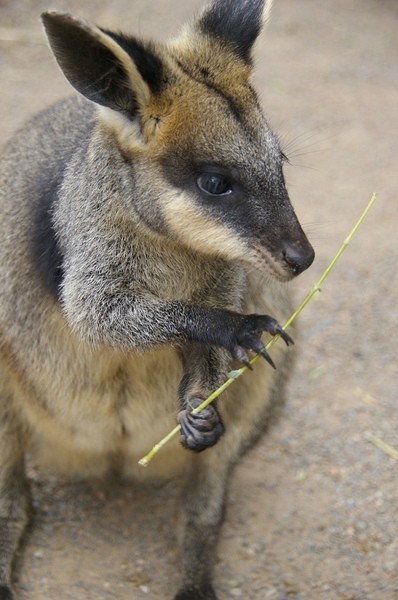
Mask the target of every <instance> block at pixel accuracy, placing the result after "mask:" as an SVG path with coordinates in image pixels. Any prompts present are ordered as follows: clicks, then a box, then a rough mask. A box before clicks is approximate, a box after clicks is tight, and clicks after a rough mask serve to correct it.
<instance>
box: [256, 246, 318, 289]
mask: <svg viewBox="0 0 398 600" xmlns="http://www.w3.org/2000/svg"><path fill="white" fill-rule="evenodd" d="M314 257H315V253H314V250H313V248H312V246H311V245H310V243H309V242H308V241H307V240H305V243H304V244H298V243H296V244H293V243H292V244H287V243H283V244H281V246H280V248H279V250H278V251H275V250H274V249H272V248H270V247H268V246H266V245H263V244H255V245H254V247H253V254H252V255H251V256H250V259H249V260H250V262H251V263H252V264H253V263H254V264H255V266H256V268H258V269H260V270H261V271H268V273H269V274H270V276H271V277H273V278H274V279H277V280H278V281H281V282H286V281H290V280H291V279H293V278H294V277H297V275H300V273H302V272H303V271H305V270H306V269H308V267H309V266H310V265H311V264H312V262H313V260H314Z"/></svg>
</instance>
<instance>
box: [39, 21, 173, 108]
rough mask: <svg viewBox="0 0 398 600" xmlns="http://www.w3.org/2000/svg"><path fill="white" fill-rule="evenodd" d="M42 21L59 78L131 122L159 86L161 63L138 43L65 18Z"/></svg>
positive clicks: (152, 53) (148, 49) (150, 51)
mask: <svg viewBox="0 0 398 600" xmlns="http://www.w3.org/2000/svg"><path fill="white" fill-rule="evenodd" d="M42 20H43V24H44V27H45V29H46V33H47V36H48V39H49V42H50V46H51V49H52V51H53V53H54V55H55V58H56V60H57V62H58V64H59V66H60V67H61V69H62V71H63V73H64V75H65V76H66V78H67V79H68V80H69V82H70V83H71V84H72V86H73V87H74V88H75V89H76V90H77V91H78V92H80V93H81V94H83V96H85V97H86V98H88V99H89V100H92V101H93V102H96V103H97V104H101V105H102V106H107V107H109V108H112V109H114V110H117V111H121V112H123V113H126V114H128V115H129V116H130V117H132V116H134V115H135V113H136V112H137V109H139V108H140V107H143V106H145V105H147V104H148V102H149V99H150V95H151V92H154V91H155V92H156V90H157V89H158V88H159V87H160V85H161V81H162V77H163V68H162V67H163V65H162V62H161V60H160V59H159V58H158V57H157V56H156V55H155V54H154V52H153V51H152V50H151V49H150V48H149V47H148V48H147V47H144V45H143V44H142V43H141V42H138V41H136V40H134V39H133V38H125V37H123V36H121V35H117V34H114V33H111V32H108V31H105V30H103V29H100V28H99V27H96V26H92V25H89V24H88V23H85V22H82V21H78V20H76V19H74V18H73V17H72V16H71V15H68V14H60V13H57V12H46V13H43V14H42Z"/></svg>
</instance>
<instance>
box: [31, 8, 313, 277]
mask: <svg viewBox="0 0 398 600" xmlns="http://www.w3.org/2000/svg"><path fill="white" fill-rule="evenodd" d="M269 7H270V3H265V2H264V0H253V1H251V2H248V1H247V0H213V2H212V3H211V4H210V5H208V6H207V7H206V8H205V9H204V10H203V11H202V13H201V14H199V16H198V17H197V18H196V19H195V20H194V21H193V22H192V23H191V24H189V25H188V26H186V27H185V29H183V31H182V32H181V34H180V35H179V36H178V37H177V38H176V39H173V40H172V41H170V42H169V43H168V44H167V45H161V44H158V43H156V44H154V43H152V42H144V41H141V40H139V39H138V38H136V37H132V36H125V35H122V34H116V33H113V32H110V31H107V30H104V29H101V28H99V27H96V26H92V25H89V24H87V23H84V22H81V21H78V20H76V19H74V18H73V17H71V16H70V15H64V14H58V13H54V12H48V13H44V14H43V16H42V18H43V22H44V25H45V28H46V31H47V34H48V37H49V41H50V44H51V47H52V49H53V52H54V54H55V56H56V59H57V61H58V63H59V65H60V67H61V69H62V70H63V72H64V74H65V75H66V77H67V78H68V80H69V81H70V83H71V84H72V85H73V86H74V87H75V88H76V89H77V90H78V91H79V92H80V93H81V94H83V95H84V96H85V97H86V98H88V99H89V100H92V101H94V102H95V103H97V104H98V105H100V106H101V108H100V110H99V119H100V123H101V127H103V129H104V131H105V132H106V133H107V135H109V136H111V138H113V139H114V140H115V143H116V144H117V145H118V147H119V148H120V151H121V152H122V154H123V156H124V157H125V160H126V161H127V162H131V164H132V165H134V166H133V167H132V176H134V177H135V190H136V191H137V196H136V197H135V198H134V206H131V207H130V208H131V210H132V211H135V212H137V211H138V212H139V217H140V222H141V224H142V225H145V227H146V228H147V230H148V231H149V232H151V233H153V234H155V235H160V236H166V237H167V238H168V240H170V239H173V240H175V241H176V242H177V243H179V244H183V245H185V246H187V247H189V248H190V249H193V250H194V251H199V252H202V253H204V254H209V255H211V256H219V257H222V258H226V259H228V260H241V261H245V262H249V263H251V264H252V265H255V266H256V267H259V268H260V269H261V270H263V271H264V272H268V273H269V274H270V275H271V276H274V277H276V278H278V279H279V280H282V281H283V280H288V279H289V278H291V277H292V276H294V275H297V274H299V273H300V272H302V271H303V270H304V269H306V268H307V267H308V266H309V265H310V264H311V263H312V261H313V257H314V253H313V250H312V248H311V246H310V244H309V242H308V241H307V238H306V236H305V234H304V233H303V231H302V229H301V227H300V225H299V223H298V220H297V218H296V215H295V213H294V210H293V208H292V206H291V203H290V200H289V197H288V194H287V191H286V187H285V183H284V177H283V171H282V169H283V163H284V160H285V157H284V155H283V152H282V151H281V148H280V146H279V144H278V140H277V138H276V137H275V135H274V134H273V133H272V131H271V130H270V128H269V126H268V124H267V121H266V119H265V118H264V115H263V113H262V110H261V108H260V106H259V102H258V98H257V95H256V92H255V91H254V89H253V87H252V85H251V75H252V51H253V45H254V43H255V41H256V39H257V37H258V34H259V32H260V30H261V27H262V24H263V23H264V21H265V20H266V19H267V16H268V12H269ZM133 171H134V173H133ZM132 204H133V203H132Z"/></svg>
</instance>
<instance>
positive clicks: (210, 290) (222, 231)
mask: <svg viewBox="0 0 398 600" xmlns="http://www.w3.org/2000/svg"><path fill="white" fill-rule="evenodd" d="M269 8H270V3H269V2H268V3H266V2H265V1H264V0H213V1H212V2H211V3H210V4H209V5H208V6H207V7H206V8H205V9H204V10H203V11H202V12H201V13H200V14H199V15H198V17H197V18H196V20H194V21H193V22H192V23H191V24H190V25H188V26H186V28H185V29H183V30H182V32H181V33H180V34H179V36H178V37H176V38H175V39H173V40H172V41H171V42H170V43H168V44H167V45H162V44H156V43H152V42H151V43H148V42H145V41H141V40H140V39H138V38H136V37H130V36H124V35H121V34H116V33H113V32H111V31H107V30H104V29H101V28H99V27H96V26H92V25H89V24H87V23H85V22H82V21H78V20H76V19H74V18H73V17H72V16H70V15H65V14H58V13H55V12H48V13H44V14H43V16H42V18H43V22H44V26H45V29H46V32H47V35H48V38H49V41H50V45H51V48H52V50H53V52H54V54H55V57H56V59H57V61H58V63H59V65H60V67H61V69H62V70H63V72H64V74H65V76H66V77H67V78H68V80H69V81H70V83H71V84H72V85H73V86H74V87H75V88H76V90H77V91H78V92H80V96H76V97H73V98H71V99H69V100H66V101H63V102H61V103H59V104H57V105H56V106H54V107H52V108H50V109H49V110H46V111H44V112H43V113H41V114H39V115H38V116H37V117H36V118H34V119H33V120H32V121H31V122H30V123H29V124H28V125H27V126H26V127H24V129H23V130H21V131H20V132H19V133H18V134H17V135H16V136H15V137H14V139H13V140H12V141H11V142H10V143H9V144H8V145H7V149H6V150H5V152H4V153H3V156H2V166H1V171H0V281H1V286H0V328H1V329H0V358H1V360H0V370H1V375H0V599H1V600H5V599H7V600H10V599H11V598H13V597H14V596H13V592H12V584H11V563H12V560H13V556H14V554H15V551H16V549H17V547H18V543H19V540H20V538H21V535H22V533H23V531H24V528H25V526H26V523H27V520H28V514H29V504H30V502H29V486H28V482H27V479H26V476H25V472H24V457H25V453H26V452H32V453H35V455H36V460H38V461H39V460H41V461H43V462H44V463H46V464H50V466H55V467H58V468H60V469H64V471H66V472H68V473H79V474H87V475H88V476H89V475H98V474H99V473H101V472H103V473H105V472H106V471H107V470H108V469H110V468H111V467H112V468H114V467H115V465H117V466H118V468H119V470H120V472H121V473H122V474H131V475H132V476H137V477H138V476H139V475H140V473H139V468H138V467H136V464H137V460H138V459H139V458H140V457H141V456H142V455H143V454H145V453H146V451H147V450H148V449H149V448H150V447H151V446H152V445H153V444H154V443H156V442H157V441H158V440H159V439H160V438H161V437H162V436H163V435H164V434H165V433H167V432H168V431H169V430H170V428H172V427H173V426H174V425H175V422H176V420H178V422H179V423H180V424H181V426H182V436H181V440H180V441H181V443H182V446H183V447H184V448H183V447H181V444H179V443H178V440H177V441H175V442H172V443H170V444H169V445H168V446H167V447H165V448H164V449H163V451H162V453H161V454H159V455H158V457H157V458H156V460H155V461H154V462H153V463H151V466H150V469H149V470H150V472H151V473H153V474H154V476H162V477H174V476H175V475H176V474H177V473H179V472H181V471H183V472H186V474H187V477H186V479H187V484H186V488H185V491H184V495H183V502H182V504H181V511H180V512H181V526H182V527H181V545H182V555H181V564H182V568H181V570H182V582H181V587H180V591H179V592H178V593H177V595H176V598H177V599H179V600H183V599H184V600H194V599H195V600H199V599H202V600H211V599H213V600H214V599H215V598H216V594H215V592H214V589H213V586H212V581H211V571H212V565H213V563H214V553H215V546H216V543H217V538H218V535H219V530H220V525H221V522H222V518H223V506H224V502H225V494H226V487H227V484H228V479H229V476H230V473H231V470H232V467H233V465H234V464H235V463H236V461H237V459H238V458H239V456H240V455H242V453H243V452H244V451H245V450H247V448H248V447H250V446H252V445H253V443H254V442H256V441H257V440H258V438H259V437H260V435H261V434H262V433H263V432H264V431H265V430H266V428H267V425H268V424H269V422H270V420H271V418H272V416H273V415H274V414H275V413H276V412H277V410H276V409H277V408H278V406H280V405H281V401H282V396H283V387H284V382H285V381H286V378H287V375H288V372H289V371H290V366H291V356H292V355H291V353H290V350H287V349H286V348H285V345H284V344H281V343H280V344H277V345H276V346H275V347H274V349H273V352H272V354H273V360H274V361H275V363H277V365H278V370H277V371H274V370H273V369H271V367H270V366H269V365H268V364H267V363H266V362H265V361H263V362H262V364H261V365H259V364H258V365H257V366H256V369H255V370H254V372H253V373H252V374H250V375H247V376H245V377H242V378H241V379H240V380H239V381H237V382H236V383H235V384H234V385H233V386H232V387H231V388H230V390H229V391H228V393H225V394H224V396H223V397H222V398H221V399H220V400H219V401H218V403H217V404H213V405H211V406H209V407H208V408H207V409H206V410H205V411H203V412H202V413H201V414H199V415H196V416H193V415H192V414H191V413H190V409H191V408H192V407H194V406H197V404H198V402H200V401H201V400H202V399H203V398H205V397H206V396H207V395H208V394H209V393H210V392H212V391H213V390H214V389H215V388H216V387H217V386H218V385H219V384H220V383H221V382H222V381H224V379H225V376H226V373H227V371H228V370H229V369H230V368H232V367H233V365H234V364H235V365H239V364H241V363H247V361H248V351H255V352H261V353H263V355H264V357H265V358H266V359H268V360H269V361H270V362H271V363H272V359H271V358H270V357H269V356H268V355H267V353H266V352H265V350H264V346H263V343H262V342H261V340H260V335H261V333H262V332H263V331H266V332H269V333H271V334H275V333H281V335H282V337H283V338H284V340H285V341H286V342H287V343H289V341H290V338H289V336H288V335H287V334H285V333H284V332H282V331H281V329H280V326H279V325H278V324H277V322H276V321H275V320H274V319H273V318H271V317H269V316H265V315H268V314H272V315H277V316H278V317H279V318H286V317H287V316H288V315H289V313H290V310H291V306H290V294H289V290H288V287H287V286H286V283H285V282H287V281H288V280H289V279H291V278H293V277H294V276H295V275H298V274H299V273H300V272H302V271H303V270H304V269H306V268H307V267H308V266H309V265H310V264H311V263H312V260H313V257H314V253H313V250H312V248H311V246H310V244H309V242H308V241H307V239H306V236H305V235H304V233H303V231H302V229H301V227H300V225H299V223H298V221H297V218H296V216H295V213H294V211H293V208H292V206H291V204H290V201H289V198H288V195H287V191H286V188H285V184H284V177H283V173H282V167H283V162H284V159H285V157H284V155H283V153H282V151H281V149H280V146H279V144H278V141H277V139H276V137H275V136H274V135H273V133H272V132H271V131H270V129H269V127H268V125H267V122H266V120H265V118H264V116H263V114H262V111H261V108H260V106H259V103H258V99H257V96H256V93H255V91H254V90H253V88H252V86H251V83H250V76H251V73H252V48H253V45H254V42H255V41H256V38H257V37H258V34H259V32H260V30H261V27H262V25H263V24H264V23H265V21H266V20H267V18H268V13H269ZM216 443H217V448H216V449H212V448H211V447H212V446H214V444H216ZM189 450H191V451H189ZM192 451H193V452H192ZM201 451H204V452H201ZM145 474H147V472H146V473H145Z"/></svg>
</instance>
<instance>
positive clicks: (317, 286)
mask: <svg viewBox="0 0 398 600" xmlns="http://www.w3.org/2000/svg"><path fill="white" fill-rule="evenodd" d="M375 200H376V194H373V196H372V198H371V199H370V202H369V204H368V205H367V207H366V208H365V210H364V211H363V213H362V214H361V216H360V217H359V219H358V221H357V222H356V223H355V225H354V227H353V228H352V230H351V231H350V233H349V234H348V236H347V237H346V239H345V240H344V242H343V243H342V245H341V246H340V248H339V250H338V252H337V254H336V256H335V257H334V258H333V260H332V262H331V263H330V264H329V266H328V267H327V268H326V269H325V271H324V272H323V273H322V275H321V276H320V278H319V279H318V281H317V282H316V283H315V285H313V286H312V289H311V290H310V292H309V293H308V294H307V296H306V297H305V298H304V300H303V301H302V303H301V304H300V306H299V307H298V308H297V310H295V312H294V313H293V314H292V316H291V317H290V318H289V319H288V320H287V321H286V323H285V324H284V325H283V327H282V329H284V330H285V329H287V328H288V327H289V326H290V325H291V324H292V323H293V321H294V320H295V319H296V318H297V317H298V315H299V314H300V313H301V311H302V310H303V308H304V307H305V306H307V304H308V302H309V301H310V300H311V299H312V297H313V296H314V295H315V294H316V293H317V292H320V291H321V285H322V283H323V282H324V280H325V279H326V277H327V276H328V275H329V273H330V271H331V270H332V269H333V267H334V265H335V264H336V262H337V261H338V260H339V258H340V256H341V255H342V253H343V252H344V250H345V249H346V248H347V246H348V244H349V243H350V241H351V238H352V237H353V236H354V234H355V233H356V231H357V229H358V228H359V226H360V225H361V223H362V221H363V220H364V218H365V217H366V215H367V214H368V212H369V210H370V209H371V207H372V205H373V203H374V202H375ZM279 337H280V336H279V335H275V336H274V337H273V338H272V340H270V341H269V342H268V344H267V345H266V346H265V349H266V350H269V349H270V348H271V346H273V345H274V344H275V342H276V341H277V340H278V339H279ZM259 358H260V354H256V356H254V357H253V358H252V359H251V361H250V365H254V363H255V362H257V361H258V359H259ZM247 370H248V367H246V366H244V367H242V368H241V369H237V370H236V371H232V372H231V373H228V379H227V380H226V381H225V383H223V384H222V385H221V386H220V387H219V388H218V389H216V390H215V391H214V392H213V393H212V394H210V396H209V397H208V398H206V400H204V401H203V402H202V404H200V405H199V406H198V407H196V408H195V409H193V411H192V412H193V413H194V414H197V413H199V412H200V411H201V410H203V409H204V408H206V406H208V405H209V404H210V403H211V402H213V400H215V399H216V398H218V396H219V395H220V394H221V393H222V392H224V390H226V389H227V388H228V387H229V386H230V385H232V384H233V382H234V381H235V379H237V378H238V377H240V376H241V375H243V373H245V371H247ZM180 430H181V425H177V426H176V427H175V428H174V429H173V430H172V431H170V433H169V434H168V435H166V437H164V438H163V439H162V440H161V441H160V442H159V443H158V444H156V445H155V446H154V447H153V448H152V450H151V451H150V452H148V454H147V455H146V456H144V457H143V458H141V460H140V461H139V462H138V464H139V465H140V466H141V467H146V466H147V465H148V463H149V461H150V460H152V458H153V457H154V456H155V454H156V453H157V452H158V451H159V450H160V449H161V448H163V446H164V445H165V444H167V442H168V441H169V440H171V438H172V437H174V436H175V435H176V434H177V433H178V432H179V431H180Z"/></svg>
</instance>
